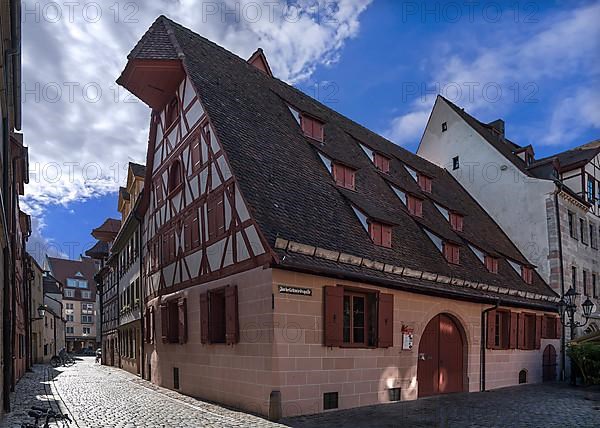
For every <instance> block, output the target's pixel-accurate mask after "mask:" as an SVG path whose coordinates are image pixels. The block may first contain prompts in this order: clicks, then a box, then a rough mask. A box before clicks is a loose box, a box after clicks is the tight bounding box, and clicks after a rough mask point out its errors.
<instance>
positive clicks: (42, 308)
mask: <svg viewBox="0 0 600 428" xmlns="http://www.w3.org/2000/svg"><path fill="white" fill-rule="evenodd" d="M37 313H38V318H31V321H37V320H43V319H44V317H45V316H46V305H40V306H38V308H37Z"/></svg>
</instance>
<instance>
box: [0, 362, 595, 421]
mask: <svg viewBox="0 0 600 428" xmlns="http://www.w3.org/2000/svg"><path fill="white" fill-rule="evenodd" d="M13 403H14V404H13V412H12V413H11V414H9V415H8V417H6V418H5V419H4V420H3V421H2V423H1V424H0V427H1V428H5V427H11V428H12V427H19V426H20V423H22V422H24V421H27V420H28V418H27V416H26V414H27V410H28V409H30V408H31V406H32V405H36V406H39V407H51V408H52V409H53V410H60V411H61V412H63V413H66V412H68V413H70V415H71V416H72V418H73V420H74V421H75V422H74V423H72V424H70V425H69V426H70V427H82V428H83V427H86V428H87V427H119V428H130V427H131V428H133V427H178V428H179V427H269V428H271V427H282V426H283V425H278V424H274V423H272V422H269V421H266V420H265V419H262V418H260V417H257V416H253V415H248V414H245V413H242V412H238V411H235V410H230V409H226V408H224V407H221V406H218V405H216V404H211V403H206V402H203V401H200V400H197V399H194V398H191V397H187V396H184V395H182V394H179V393H177V392H175V391H170V390H168V389H165V388H161V387H158V386H156V385H152V384H151V383H149V382H147V381H144V380H142V379H140V378H139V377H137V376H134V375H131V374H129V373H127V372H125V371H123V370H120V369H116V368H113V367H107V366H99V365H96V364H94V358H93V357H90V358H83V359H82V360H80V361H78V362H77V364H75V365H74V366H73V367H69V368H59V369H57V370H54V369H51V368H49V367H47V366H35V367H34V370H33V372H32V373H27V375H26V376H25V377H24V378H23V379H21V381H20V382H19V383H18V384H17V387H16V391H15V393H13ZM282 423H283V424H284V425H286V426H289V427H298V428H303V427H311V428H312V427H314V428H330V427H331V428H334V427H335V428H338V427H342V426H348V427H460V428H463V427H544V428H546V427H548V428H550V427H561V428H569V427H577V428H587V427H600V390H596V391H595V392H594V391H591V390H589V389H584V388H576V389H574V388H570V387H568V386H565V385H559V384H553V385H548V384H545V385H523V386H519V387H512V388H505V389H501V390H495V391H490V392H485V393H472V394H452V395H446V396H438V397H431V398H426V399H421V400H417V401H406V402H401V403H394V404H383V405H379V406H369V407H362V408H358V409H351V410H341V411H333V412H327V413H324V414H321V415H313V416H300V417H296V418H288V419H285V420H283V421H282ZM52 426H56V425H52ZM60 426H63V425H60Z"/></svg>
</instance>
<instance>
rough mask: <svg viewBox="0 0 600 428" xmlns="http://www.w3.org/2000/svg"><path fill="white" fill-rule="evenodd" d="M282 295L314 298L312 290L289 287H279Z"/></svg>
mask: <svg viewBox="0 0 600 428" xmlns="http://www.w3.org/2000/svg"><path fill="white" fill-rule="evenodd" d="M279 293H280V294H295V295H296V296H312V290H311V289H310V288H302V287H289V286H287V285H279Z"/></svg>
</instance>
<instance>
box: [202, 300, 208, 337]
mask: <svg viewBox="0 0 600 428" xmlns="http://www.w3.org/2000/svg"><path fill="white" fill-rule="evenodd" d="M200 342H201V343H208V293H207V292H204V293H201V294H200Z"/></svg>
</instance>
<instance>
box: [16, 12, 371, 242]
mask: <svg viewBox="0 0 600 428" xmlns="http://www.w3.org/2000/svg"><path fill="white" fill-rule="evenodd" d="M370 2H371V0H339V1H336V2H332V1H325V0H321V1H319V3H318V4H319V7H318V8H315V7H314V5H315V4H316V3H315V1H314V0H300V1H296V2H295V3H294V4H295V6H293V7H292V8H288V9H284V8H283V7H282V5H284V4H287V2H280V3H279V4H277V5H274V3H273V2H268V1H265V2H255V1H252V0H243V1H233V0H225V1H223V2H206V1H199V0H179V1H172V0H155V1H152V2H143V3H134V2H117V3H114V2H112V3H106V4H105V3H96V2H89V3H88V2H72V3H69V2H64V3H63V2H53V1H48V0H46V1H42V2H34V1H25V2H24V4H23V100H24V106H23V110H24V126H23V130H24V135H25V142H26V144H27V145H28V146H29V148H30V151H29V152H30V165H31V169H32V174H31V180H30V184H29V185H28V186H27V188H26V196H25V198H24V205H25V206H26V207H27V209H29V210H30V212H31V213H32V214H33V215H36V216H43V212H44V210H45V208H46V207H48V206H50V205H52V204H62V205H68V204H69V203H70V202H73V201H81V200H86V199H88V198H92V197H97V196H102V195H106V194H108V193H111V192H115V191H116V190H117V189H118V186H119V185H120V184H122V183H123V182H124V180H125V170H126V167H127V163H128V162H129V161H135V162H140V163H145V158H146V156H145V155H146V144H147V139H148V119H149V109H148V108H147V107H146V106H145V105H143V104H142V103H141V102H139V101H137V100H135V99H132V97H131V96H130V95H129V94H128V93H127V92H126V91H125V90H124V89H123V88H120V87H118V86H117V85H116V84H115V83H114V82H115V80H116V78H117V77H118V76H119V74H120V72H121V71H122V70H123V68H124V66H125V63H126V56H127V54H128V53H129V51H130V50H131V49H132V48H133V46H134V45H135V43H136V42H137V41H138V40H139V38H140V37H141V36H142V34H143V33H144V32H145V31H146V30H147V28H148V27H149V26H150V25H151V23H152V22H153V21H154V20H155V19H156V18H157V17H158V15H160V14H166V15H167V16H169V17H170V18H171V19H173V20H175V21H178V22H180V23H182V24H183V25H186V26H188V27H189V28H191V29H192V30H194V31H196V32H198V33H200V34H202V35H204V36H205V37H207V38H209V39H211V40H213V41H215V42H216V43H218V44H221V45H222V46H224V47H225V48H227V49H229V50H231V51H233V52H234V53H236V54H238V55H240V56H242V57H244V58H247V57H249V56H250V54H251V53H252V52H253V51H254V50H255V49H256V48H257V47H259V46H260V47H262V48H263V49H264V50H265V52H266V54H267V58H268V59H269V62H270V65H271V68H272V69H273V71H274V74H275V75H276V76H277V77H279V78H282V79H283V80H286V81H289V82H297V81H300V80H302V79H306V78H308V77H310V75H311V74H312V73H313V71H314V70H315V68H316V67H317V66H318V65H320V64H330V63H332V62H334V61H336V59H337V57H338V55H339V53H340V50H341V48H342V47H343V45H344V42H345V41H346V40H348V39H349V38H351V37H353V36H355V35H356V34H357V33H358V30H359V18H360V15H361V14H362V12H363V11H364V10H365V9H366V8H367V6H368V5H369V3H370ZM69 4H72V5H73V6H68V5H69ZM86 5H87V6H86ZM256 5H258V6H260V7H261V9H260V11H258V9H256ZM100 8H101V9H100ZM215 8H216V9H215ZM232 11H233V13H232ZM98 12H100V13H101V16H100V15H98ZM228 12H229V13H228ZM257 12H258V13H260V15H258V14H257ZM99 16H100V17H99ZM259 16H260V19H258V20H257V19H256V18H257V17H259ZM115 204H116V200H115ZM41 224H42V223H39V225H40V226H41ZM41 231H42V230H41V229H40V228H39V226H38V230H37V233H40V234H41Z"/></svg>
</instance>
